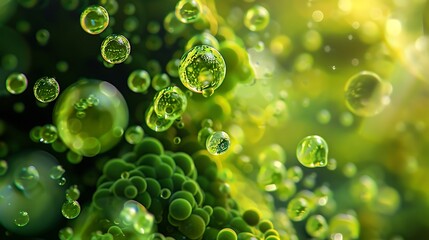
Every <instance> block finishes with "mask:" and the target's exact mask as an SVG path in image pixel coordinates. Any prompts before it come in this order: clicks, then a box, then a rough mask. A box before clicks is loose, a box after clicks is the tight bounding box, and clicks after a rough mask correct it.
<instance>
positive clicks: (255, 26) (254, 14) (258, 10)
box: [244, 5, 270, 31]
mask: <svg viewBox="0 0 429 240" xmlns="http://www.w3.org/2000/svg"><path fill="white" fill-rule="evenodd" d="M269 23H270V13H269V12H268V10H267V9H266V8H264V7H262V6H260V5H256V6H253V7H251V8H249V10H247V12H246V15H245V16H244V26H246V27H247V28H248V29H249V30H250V31H262V30H264V29H265V28H266V27H267V26H268V24H269Z"/></svg>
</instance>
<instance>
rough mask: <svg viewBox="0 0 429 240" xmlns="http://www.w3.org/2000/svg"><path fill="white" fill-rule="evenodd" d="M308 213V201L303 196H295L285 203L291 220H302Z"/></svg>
mask: <svg viewBox="0 0 429 240" xmlns="http://www.w3.org/2000/svg"><path fill="white" fill-rule="evenodd" d="M309 213H310V209H309V203H308V201H307V200H306V199H305V198H302V197H295V198H293V199H291V200H290V202H289V203H288V205H287V215H288V216H289V218H290V220H292V221H295V222H299V221H302V220H303V219H304V218H306V217H307V215H308V214H309Z"/></svg>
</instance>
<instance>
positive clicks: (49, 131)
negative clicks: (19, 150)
mask: <svg viewBox="0 0 429 240" xmlns="http://www.w3.org/2000/svg"><path fill="white" fill-rule="evenodd" d="M57 138H58V131H57V128H56V127H55V126H54V125H52V124H46V125H44V126H43V127H42V128H41V129H40V140H39V141H40V142H42V143H45V144H51V143H53V142H55V141H56V140H57Z"/></svg>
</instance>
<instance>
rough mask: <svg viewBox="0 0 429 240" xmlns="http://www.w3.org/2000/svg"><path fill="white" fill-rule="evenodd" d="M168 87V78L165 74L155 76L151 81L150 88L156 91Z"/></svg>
mask: <svg viewBox="0 0 429 240" xmlns="http://www.w3.org/2000/svg"><path fill="white" fill-rule="evenodd" d="M168 86H170V77H169V76H168V75H167V74H165V73H160V74H156V75H155V76H154V77H153V79H152V87H153V89H155V90H156V91H160V90H161V89H163V88H166V87H168Z"/></svg>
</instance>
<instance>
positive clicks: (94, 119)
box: [53, 80, 128, 157]
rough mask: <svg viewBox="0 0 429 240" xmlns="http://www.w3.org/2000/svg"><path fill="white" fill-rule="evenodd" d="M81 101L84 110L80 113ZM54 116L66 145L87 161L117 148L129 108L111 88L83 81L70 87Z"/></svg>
mask: <svg viewBox="0 0 429 240" xmlns="http://www.w3.org/2000/svg"><path fill="white" fill-rule="evenodd" d="M82 99H85V106H81V107H82V109H84V110H82V109H79V110H78V109H76V107H77V105H79V104H80V103H81V102H82V101H83V100H82ZM76 104H77V105H76ZM79 106H80V105H79ZM79 106H78V107H79ZM79 111H84V112H85V116H84V117H83V118H82V117H80V115H79V114H76V113H77V112H79ZM53 115H54V116H53V119H54V123H55V125H56V126H57V128H58V134H59V136H60V138H61V140H62V141H63V142H64V144H65V145H66V146H67V147H69V149H71V150H72V151H73V152H75V153H77V154H79V155H82V156H87V157H92V156H95V155H97V154H99V153H102V152H105V151H107V150H109V149H111V148H112V147H114V146H115V145H116V144H117V143H118V142H119V141H120V140H121V138H122V134H123V132H124V129H125V127H126V126H127V124H128V107H127V104H126V102H125V99H124V98H123V96H122V94H121V93H120V92H119V91H118V90H117V89H116V88H115V87H114V86H113V85H112V84H110V83H108V82H104V81H97V80H81V81H78V82H77V83H75V84H73V85H71V86H69V87H68V88H67V89H66V90H65V91H64V92H63V93H62V94H61V96H60V98H59V99H58V101H57V103H56V104H55V108H54V113H53ZM100 121H101V122H100ZM100 123H102V124H100Z"/></svg>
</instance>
